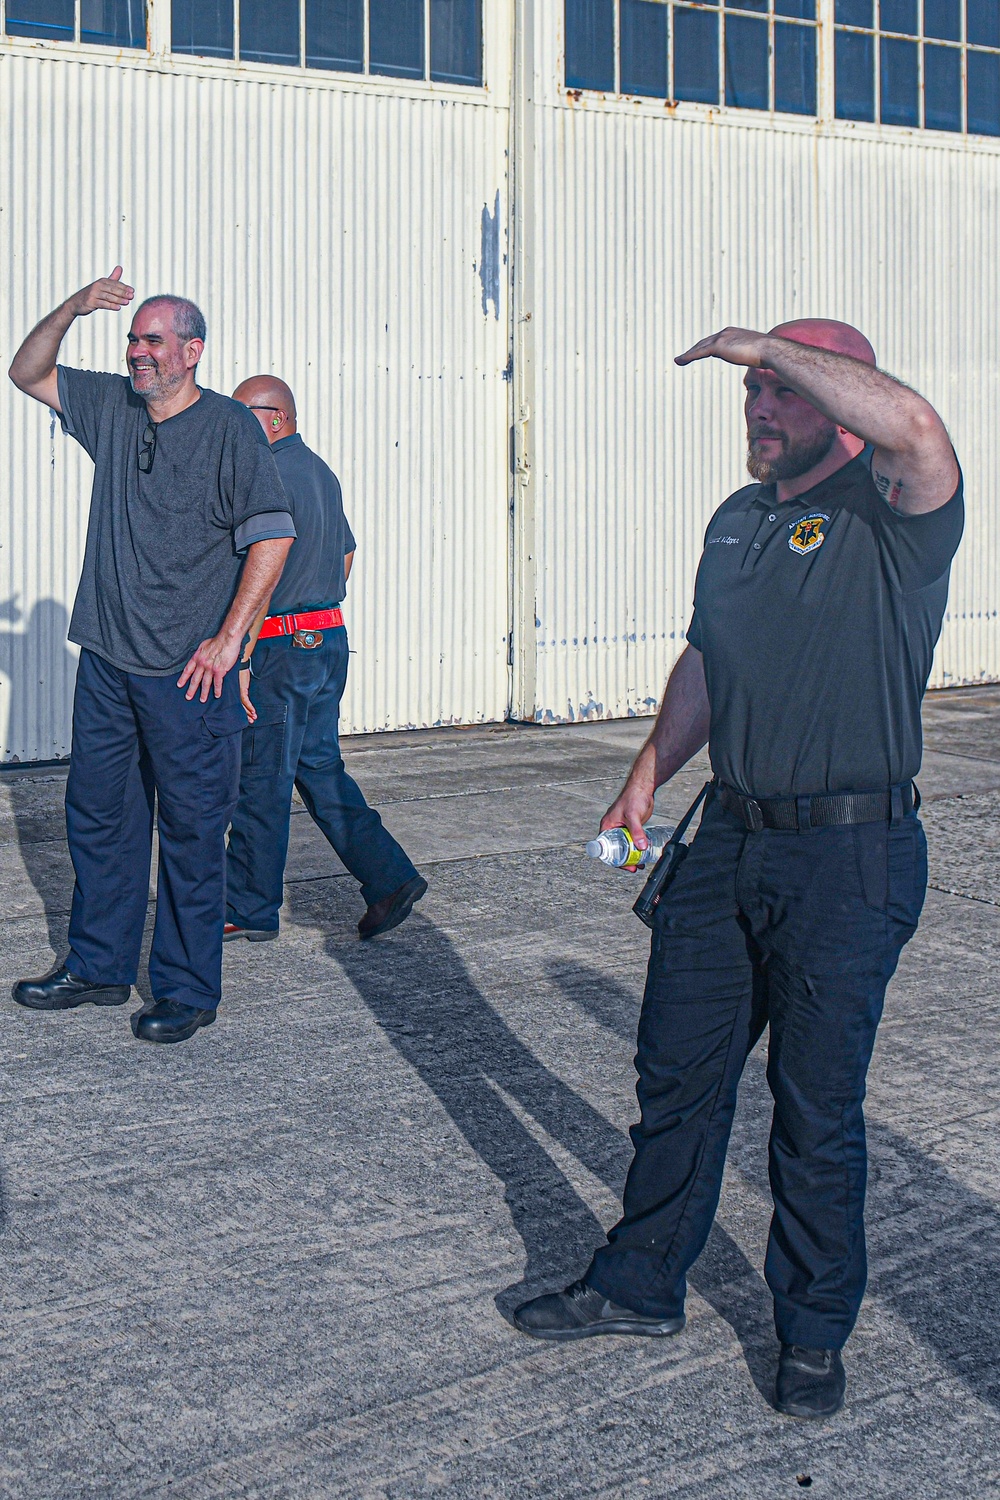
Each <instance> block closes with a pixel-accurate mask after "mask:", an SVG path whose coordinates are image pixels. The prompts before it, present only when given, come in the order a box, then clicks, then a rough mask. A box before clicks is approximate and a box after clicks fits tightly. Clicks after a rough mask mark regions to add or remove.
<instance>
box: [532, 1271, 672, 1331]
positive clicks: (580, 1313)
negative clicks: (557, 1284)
mask: <svg viewBox="0 0 1000 1500" xmlns="http://www.w3.org/2000/svg"><path fill="white" fill-rule="evenodd" d="M514 1322H515V1323H516V1325H517V1327H518V1328H520V1330H521V1332H522V1333H530V1334H531V1337H532V1338H534V1339H563V1340H565V1339H588V1338H590V1337H591V1336H592V1335H593V1334H596V1333H640V1334H643V1335H645V1337H646V1338H653V1339H662V1338H667V1337H669V1335H670V1334H672V1333H680V1331H681V1329H682V1328H683V1327H684V1319H683V1317H680V1318H647V1317H644V1316H643V1314H642V1313H637V1312H633V1311H632V1309H631V1308H630V1307H619V1305H618V1303H617V1302H611V1301H610V1300H609V1299H608V1298H607V1297H605V1295H604V1293H603V1292H599V1291H598V1290H597V1289H596V1287H592V1286H588V1285H587V1283H586V1282H585V1281H574V1282H573V1284H572V1286H568V1287H567V1288H566V1290H565V1291H564V1292H548V1293H547V1294H546V1295H545V1296H544V1297H535V1298H533V1299H532V1301H531V1302H522V1304H521V1306H520V1307H519V1308H517V1309H516V1310H515V1312H514Z"/></svg>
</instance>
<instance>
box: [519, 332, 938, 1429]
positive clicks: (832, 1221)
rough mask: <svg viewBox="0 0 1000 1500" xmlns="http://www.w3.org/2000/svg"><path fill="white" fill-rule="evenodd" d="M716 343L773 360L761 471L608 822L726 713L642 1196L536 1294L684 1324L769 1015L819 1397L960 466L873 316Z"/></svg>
mask: <svg viewBox="0 0 1000 1500" xmlns="http://www.w3.org/2000/svg"><path fill="white" fill-rule="evenodd" d="M707 358H717V359H722V360H725V361H727V362H728V363H730V364H735V365H744V366H746V367H747V374H746V378H745V385H746V393H747V394H746V406H745V410H746V418H747V432H748V439H749V452H748V460H747V467H748V469H749V471H750V474H751V475H752V477H753V479H754V480H755V481H756V482H755V483H754V484H751V485H748V486H747V487H745V488H744V489H741V490H738V491H737V492H736V494H734V495H731V496H730V498H729V499H728V500H727V501H726V502H725V503H724V504H723V505H722V506H721V507H720V509H719V510H718V511H717V512H716V513H715V515H714V516H713V518H712V520H711V522H710V524H709V527H708V531H707V533H706V536H705V552H704V556H703V558H702V561H701V565H700V567H699V570H698V578H697V582H696V586H695V611H694V618H693V619H692V622H691V626H690V629H689V631H688V645H687V648H686V649H685V651H684V652H683V654H682V656H681V657H680V659H679V661H678V662H677V664H676V666H675V667H674V670H673V672H672V674H671V677H670V681H669V682H668V684H667V689H666V692H665V694H664V699H663V703H662V705H661V708H660V712H659V716H658V718H657V721H656V726H655V728H654V729H653V732H652V734H651V735H650V737H649V739H648V741H647V742H646V745H645V746H644V747H643V749H642V750H641V751H640V753H639V756H638V758H637V759H636V762H635V765H634V766H633V768H632V771H631V773H630V775H629V778H628V781H627V782H626V784H625V787H624V789H623V791H622V793H621V796H620V797H619V798H618V799H617V801H616V802H615V803H614V804H613V805H612V806H611V807H610V808H609V809H608V812H607V814H606V815H605V817H604V819H603V821H602V824H601V826H602V828H610V827H618V826H622V825H624V826H627V827H628V828H629V829H630V830H631V832H632V834H633V837H634V838H635V839H636V842H637V843H639V844H641V845H644V844H645V835H644V834H643V832H642V825H643V823H644V822H646V821H647V820H648V818H649V816H650V814H651V813H652V810H653V794H654V792H655V791H656V789H657V787H659V786H662V785H663V783H664V782H666V781H669V779H670V778H671V776H673V775H674V774H675V773H676V772H677V771H678V770H680V768H681V767H682V766H683V765H684V764H685V763H686V762H687V761H688V760H689V759H690V758H691V756H692V755H694V754H695V753H696V752H697V751H698V750H700V749H701V747H702V746H703V745H704V744H705V742H706V740H707V741H708V747H709V753H710V756H711V761H712V768H713V770H714V772H715V781H714V785H713V789H712V793H711V795H710V797H709V800H708V802H707V804H706V810H705V813H704V816H703V818H702V823H701V827H700V828H699V831H698V833H697V835H696V837H695V839H694V841H693V843H692V846H691V852H690V855H689V856H688V858H687V859H686V861H685V862H684V864H683V865H682V866H681V867H680V870H679V873H678V875H677V877H676V879H675V880H674V882H673V884H672V885H671V886H670V887H669V888H668V890H667V893H666V896H665V897H664V899H663V901H662V902H661V905H660V907H659V909H658V912H657V915H656V918H655V926H654V935H653V944H652V952H651V956H650V962H649V972H648V976H647V981H646V993H645V997H644V1000H643V1008H642V1015H641V1018H640V1021H639V1041H638V1056H637V1059H636V1066H637V1069H638V1073H639V1083H638V1090H637V1091H638V1096H639V1103H640V1106H641V1111H642V1118H641V1120H640V1122H639V1124H638V1125H636V1126H634V1127H633V1130H632V1140H633V1144H634V1146H635V1157H634V1160H633V1162H632V1166H631V1168H630V1171H629V1175H628V1180H627V1182H626V1185H625V1194H624V1208H623V1215H622V1218H621V1220H620V1221H619V1223H618V1224H616V1225H615V1227H614V1228H613V1229H612V1230H611V1232H610V1234H609V1235H608V1242H607V1244H606V1245H603V1246H601V1247H600V1248H599V1249H598V1250H597V1252H596V1254H595V1256H594V1258H593V1261H592V1262H591V1265H590V1268H589V1270H588V1271H587V1272H586V1274H585V1276H584V1277H583V1279H582V1280H581V1281H578V1282H575V1283H574V1284H573V1285H572V1286H570V1287H568V1288H567V1289H566V1290H565V1291H562V1292H555V1293H550V1294H548V1295H546V1296H543V1297H537V1298H535V1299H534V1300H533V1301H531V1302H528V1303H525V1304H524V1305H523V1306H522V1307H520V1308H519V1309H518V1310H517V1312H516V1313H515V1321H516V1322H517V1324H518V1326H519V1327H520V1328H521V1329H522V1330H523V1331H524V1332H525V1333H530V1334H532V1335H534V1336H535V1337H538V1338H547V1339H577V1338H585V1337H587V1336H589V1335H591V1334H598V1333H631V1334H645V1335H651V1336H654V1337H656V1336H660V1337H662V1336H664V1335H669V1334H673V1333H677V1332H678V1331H679V1330H680V1329H681V1328H682V1327H683V1326H684V1296H685V1291H686V1282H685V1275H686V1272H687V1271H688V1269H689V1267H690V1266H691V1265H692V1263H693V1262H694V1260H695V1259H696V1258H697V1256H698V1254H699V1253H700V1251H701V1249H702V1247H703V1246H704V1244H705V1241H706V1239H707V1237H708V1233H709V1230H710V1229H711V1225H712V1220H713V1217H714V1214H715V1209H716V1205H717V1203H718V1198H719V1191H720V1186H721V1181H722V1172H723V1167H724V1164H725V1157H726V1148H727V1145H728V1140H729V1131H730V1127H731V1124H732V1119H733V1111H734V1108H735V1104H736V1092H737V1085H738V1083H739V1078H740V1074H741V1073H742V1070H743V1065H744V1063H745V1061H746V1058H747V1055H748V1053H749V1052H750V1050H751V1048H752V1047H753V1046H754V1045H755V1043H756V1042H757V1040H758V1038H759V1037H760V1035H761V1033H762V1031H763V1029H764V1027H765V1026H769V1028H770V1037H769V1046H768V1067H767V1077H768V1083H769V1085H770V1088H771V1092H772V1094H773V1096H774V1120H773V1125H772V1131H771V1141H770V1161H769V1167H770V1178H771V1187H772V1192H773V1196H774V1216H773V1219H772V1222H771V1232H770V1238H769V1241H768V1248H767V1256H766V1261H765V1276H766V1278H767V1282H768V1285H769V1286H770V1288H771V1291H772V1293H773V1296H774V1309H775V1326H776V1329H777V1334H778V1338H779V1340H780V1344H781V1351H780V1356H779V1361H778V1375H777V1382H776V1387H775V1405H776V1406H777V1408H778V1410H779V1411H782V1412H784V1413H786V1414H787V1415H790V1416H796V1417H813V1418H819V1417H827V1416H831V1415H832V1414H833V1413H834V1412H835V1411H837V1410H838V1409H839V1407H840V1405H841V1404H842V1402H843V1398H844V1390H845V1376H844V1368H843V1363H842V1360H841V1356H840V1350H841V1348H842V1347H843V1345H844V1343H845V1342H846V1340H847V1338H848V1336H849V1335H850V1332H851V1330H852V1328H853V1326H854V1323H855V1320H856V1318H857V1314H858V1309H859V1307H860V1304H861V1299H862V1296H863V1294H864V1289H865V1281H866V1275H867V1266H866V1260H865V1239H864V1196H865V1177H866V1150H865V1130H864V1116H863V1113H862V1101H863V1099H864V1093H865V1076H866V1073H867V1069H868V1063H869V1060H870V1058H871V1053H872V1047H873V1045H874V1041H875V1032H876V1028H877V1026H878V1022H879V1019H880V1017H881V1013H882V1003H883V999H884V995H885V988H886V985H887V984H888V981H889V979H890V978H891V976H892V974H893V972H894V970H895V968H896V964H897V961H898V959H899V954H900V952H901V950H902V948H903V945H904V944H905V943H906V942H907V941H908V939H909V938H910V937H912V935H913V933H914V931H915V929H916V925H917V921H918V918H919V915H920V910H921V906H922V903H923V898H924V891H925V887H926V880H927V860H926V844H925V841H924V835H923V830H922V828H921V826H920V822H919V819H918V818H917V816H916V802H917V799H916V797H915V789H914V787H913V781H912V778H913V777H914V776H915V775H916V773H917V771H918V770H919V766H920V754H921V733H920V701H921V698H922V696H923V692H924V688H925V686H926V683H927V678H928V675H929V673H930V669H931V659H932V655H933V651H934V645H935V643H936V641H937V638H938V635H939V633H940V629H941V621H942V618H943V615H944V608H945V604H946V601H947V594H948V576H949V568H950V565H951V560H952V557H953V556H954V553H955V551H956V549H957V547H958V543H959V540H960V538H961V534H962V525H963V500H962V480H961V474H960V472H959V468H958V463H957V461H956V458H955V454H954V450H953V449H952V446H951V443H950V441H949V439H948V434H947V432H946V431H945V428H944V424H943V423H942V421H941V419H940V417H939V416H938V415H937V413H936V412H935V411H934V410H933V409H932V407H930V406H929V405H928V403H927V402H926V401H925V400H924V399H923V398H922V397H921V396H918V395H917V394H916V392H914V391H911V390H909V389H908V388H907V387H906V386H904V385H901V384H899V383H898V382H897V381H895V380H893V379H892V378H891V377H890V376H888V375H885V374H883V373H882V372H881V371H879V370H878V369H876V367H875V355H874V353H873V351H872V348H871V345H870V344H869V343H868V340H867V339H866V338H864V336H863V335H862V334H860V333H859V332H858V330H857V329H854V328H850V327H849V326H847V325H846V324H843V323H834V322H829V321H827V320H822V319H817V320H802V321H799V322H795V323H789V324H784V325H782V326H781V327H779V328H776V329H774V330H773V332H772V333H770V334H760V333H754V332H750V331H748V330H745V329H739V328H728V329H726V330H724V331H723V332H722V333H719V334H715V335H713V336H712V337H711V338H707V339H703V340H702V341H701V342H700V343H699V344H696V345H695V346H694V348H692V349H690V350H688V352H687V353H686V354H683V355H681V356H680V357H679V358H678V360H677V363H678V364H682V365H684V364H689V363H691V362H692V361H694V360H699V359H707Z"/></svg>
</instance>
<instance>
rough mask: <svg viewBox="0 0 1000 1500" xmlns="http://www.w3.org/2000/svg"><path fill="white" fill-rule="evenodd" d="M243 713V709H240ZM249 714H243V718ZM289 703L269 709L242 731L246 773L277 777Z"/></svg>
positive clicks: (283, 746)
mask: <svg viewBox="0 0 1000 1500" xmlns="http://www.w3.org/2000/svg"><path fill="white" fill-rule="evenodd" d="M241 712H242V708H241ZM245 718H246V715H245V714H244V719H245ZM287 718H288V705H287V704H282V705H281V707H280V708H272V709H267V710H265V711H264V712H262V713H261V714H260V716H259V717H258V719H257V721H256V723H254V724H251V725H249V727H248V728H245V729H244V731H243V773H244V775H247V774H250V775H252V776H277V775H278V774H279V773H280V771H281V760H282V755H283V754H284V749H285V721H286V719H287Z"/></svg>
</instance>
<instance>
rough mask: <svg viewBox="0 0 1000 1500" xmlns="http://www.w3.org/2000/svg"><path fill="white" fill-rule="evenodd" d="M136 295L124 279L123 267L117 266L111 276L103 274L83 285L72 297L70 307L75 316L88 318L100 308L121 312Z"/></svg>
mask: <svg viewBox="0 0 1000 1500" xmlns="http://www.w3.org/2000/svg"><path fill="white" fill-rule="evenodd" d="M134 296H135V290H134V289H133V288H132V287H130V286H129V285H128V284H127V283H126V282H124V281H122V268H121V266H115V268H114V270H113V271H112V272H111V275H110V276H102V277H100V279H99V280H97V281H92V282H91V283H90V285H89V286H85V287H83V288H82V289H81V290H80V291H79V292H77V294H76V296H75V297H71V298H70V299H69V300H70V307H71V310H72V312H73V314H74V316H75V317H77V318H86V317H89V315H90V314H91V313H92V312H97V310H98V309H99V308H101V309H103V310H104V311H106V312H121V310H122V308H123V307H127V306H128V304H129V303H130V302H131V301H132V298H133V297H134Z"/></svg>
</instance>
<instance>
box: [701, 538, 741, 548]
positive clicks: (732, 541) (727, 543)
mask: <svg viewBox="0 0 1000 1500" xmlns="http://www.w3.org/2000/svg"><path fill="white" fill-rule="evenodd" d="M739 540H740V539H739V537H738V536H710V537H709V539H708V545H709V546H710V547H711V546H714V544H715V543H716V542H721V543H722V545H723V546H724V547H736V546H738V545H739Z"/></svg>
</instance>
